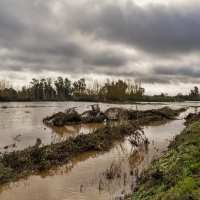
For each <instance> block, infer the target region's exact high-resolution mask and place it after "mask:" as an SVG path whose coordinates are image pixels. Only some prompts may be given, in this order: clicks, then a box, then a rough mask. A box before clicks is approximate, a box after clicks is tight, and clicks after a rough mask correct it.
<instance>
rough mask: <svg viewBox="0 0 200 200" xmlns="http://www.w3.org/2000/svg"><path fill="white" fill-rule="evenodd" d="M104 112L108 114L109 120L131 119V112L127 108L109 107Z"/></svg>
mask: <svg viewBox="0 0 200 200" xmlns="http://www.w3.org/2000/svg"><path fill="white" fill-rule="evenodd" d="M104 114H105V115H106V116H107V118H108V119H109V120H114V121H115V120H128V119H130V114H129V112H128V110H127V109H125V108H117V107H113V108H108V109H107V110H106V111H105V112H104Z"/></svg>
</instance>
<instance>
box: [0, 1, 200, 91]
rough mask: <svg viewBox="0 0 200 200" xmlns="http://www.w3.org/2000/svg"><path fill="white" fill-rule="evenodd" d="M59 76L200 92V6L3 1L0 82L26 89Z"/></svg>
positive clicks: (0, 10) (185, 3)
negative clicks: (34, 82)
mask: <svg viewBox="0 0 200 200" xmlns="http://www.w3.org/2000/svg"><path fill="white" fill-rule="evenodd" d="M158 2H159V3H158ZM174 2H175V3H174ZM58 76H62V77H63V78H65V77H67V78H69V79H70V80H72V81H74V80H78V79H80V78H85V79H86V81H87V82H92V81H94V80H96V79H100V80H101V81H102V80H105V79H106V78H107V77H110V78H111V79H115V80H117V79H123V80H125V79H139V80H141V81H142V86H143V87H145V90H146V93H147V94H160V93H161V92H165V93H168V94H170V95H171V94H172V95H173V94H177V93H179V92H182V93H183V94H185V93H186V94H187V93H189V91H190V89H193V87H194V86H195V85H197V86H199V85H200V78H199V77H200V2H199V1H198V0H180V1H179V0H176V1H175V0H173V1H170V0H168V1H167V0H159V1H158V0H157V1H150V0H137V1H133V0H99V1H97V0H76V1H75V0H42V1H41V0H0V77H1V78H2V77H8V78H10V79H12V80H13V83H14V85H15V86H16V87H21V86H22V85H24V84H27V83H29V82H30V81H31V79H32V78H38V79H41V78H48V77H51V78H52V79H53V80H54V79H56V78H57V77H58Z"/></svg>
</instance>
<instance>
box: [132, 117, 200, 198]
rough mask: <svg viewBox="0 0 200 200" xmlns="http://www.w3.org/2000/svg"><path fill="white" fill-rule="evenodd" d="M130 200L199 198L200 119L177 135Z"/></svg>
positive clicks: (145, 175) (149, 170)
mask: <svg viewBox="0 0 200 200" xmlns="http://www.w3.org/2000/svg"><path fill="white" fill-rule="evenodd" d="M129 199H131V200H135V199H137V200H140V199H143V200H145V199H146V200H147V199H149V200H170V199H171V200H172V199H173V200H187V199H188V200H193V199H195V200H196V199H200V121H199V120H197V121H194V122H192V123H191V124H189V125H188V126H187V128H186V129H185V130H184V131H182V132H181V134H180V135H177V136H176V137H175V140H174V141H173V142H171V143H170V145H169V150H168V151H166V152H165V153H164V155H163V156H162V157H161V158H159V159H157V160H155V162H154V163H153V164H152V166H150V168H149V169H148V170H147V171H146V172H145V173H144V175H143V176H142V178H141V179H140V181H139V189H138V190H137V191H136V192H135V193H134V195H133V196H132V197H131V198H129Z"/></svg>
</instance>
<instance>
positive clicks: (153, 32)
mask: <svg viewBox="0 0 200 200" xmlns="http://www.w3.org/2000/svg"><path fill="white" fill-rule="evenodd" d="M199 11H200V9H199V7H198V6H197V7H195V6H191V5H188V7H187V6H180V7H173V6H163V5H149V6H148V7H145V8H143V7H139V6H137V5H135V4H132V3H130V2H129V3H128V4H127V5H126V6H125V7H122V6H121V7H120V6H119V5H117V4H115V3H113V4H112V3H110V4H107V5H101V6H100V8H99V11H98V12H96V13H92V16H91V13H88V12H87V10H82V11H80V10H77V12H80V13H81V14H80V15H81V16H86V17H84V18H81V20H79V19H76V18H75V17H73V19H74V24H76V26H77V27H78V29H79V30H81V31H82V32H83V33H87V34H95V35H96V37H97V38H99V39H105V40H108V41H109V42H117V43H124V44H126V45H128V46H133V47H136V48H139V49H141V50H143V51H145V52H147V53H149V54H154V53H155V54H163V55H164V54H166V53H167V54H172V53H175V52H176V53H187V52H190V51H196V50H199V49H200V43H199V42H198V41H199V40H200V21H199V18H200V12H199ZM74 14H75V15H76V14H77V13H76V12H75V13H74Z"/></svg>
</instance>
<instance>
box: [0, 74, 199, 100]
mask: <svg viewBox="0 0 200 200" xmlns="http://www.w3.org/2000/svg"><path fill="white" fill-rule="evenodd" d="M0 101H101V102H126V101H127V102H128V101H145V102H170V101H171V102H174V101H200V92H199V89H198V87H197V86H195V87H194V89H193V90H190V93H189V94H187V95H183V94H182V93H178V94H177V95H175V96H169V95H168V94H167V93H161V94H160V95H153V96H150V95H145V89H144V88H143V87H142V83H141V81H140V80H133V79H128V80H125V81H123V80H120V79H119V80H117V81H116V80H110V79H107V80H105V81H104V83H100V82H99V81H95V82H94V83H93V84H92V85H90V86H87V85H86V82H85V79H84V78H81V79H79V80H77V81H74V82H73V83H72V81H70V80H69V79H68V78H62V77H61V76H59V77H58V78H57V79H56V80H55V81H52V79H51V78H47V79H41V80H39V79H35V78H33V79H32V80H31V82H30V84H29V86H23V87H22V88H21V89H20V90H18V91H17V90H15V89H14V88H13V84H12V81H11V80H9V79H5V78H2V79H0Z"/></svg>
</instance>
